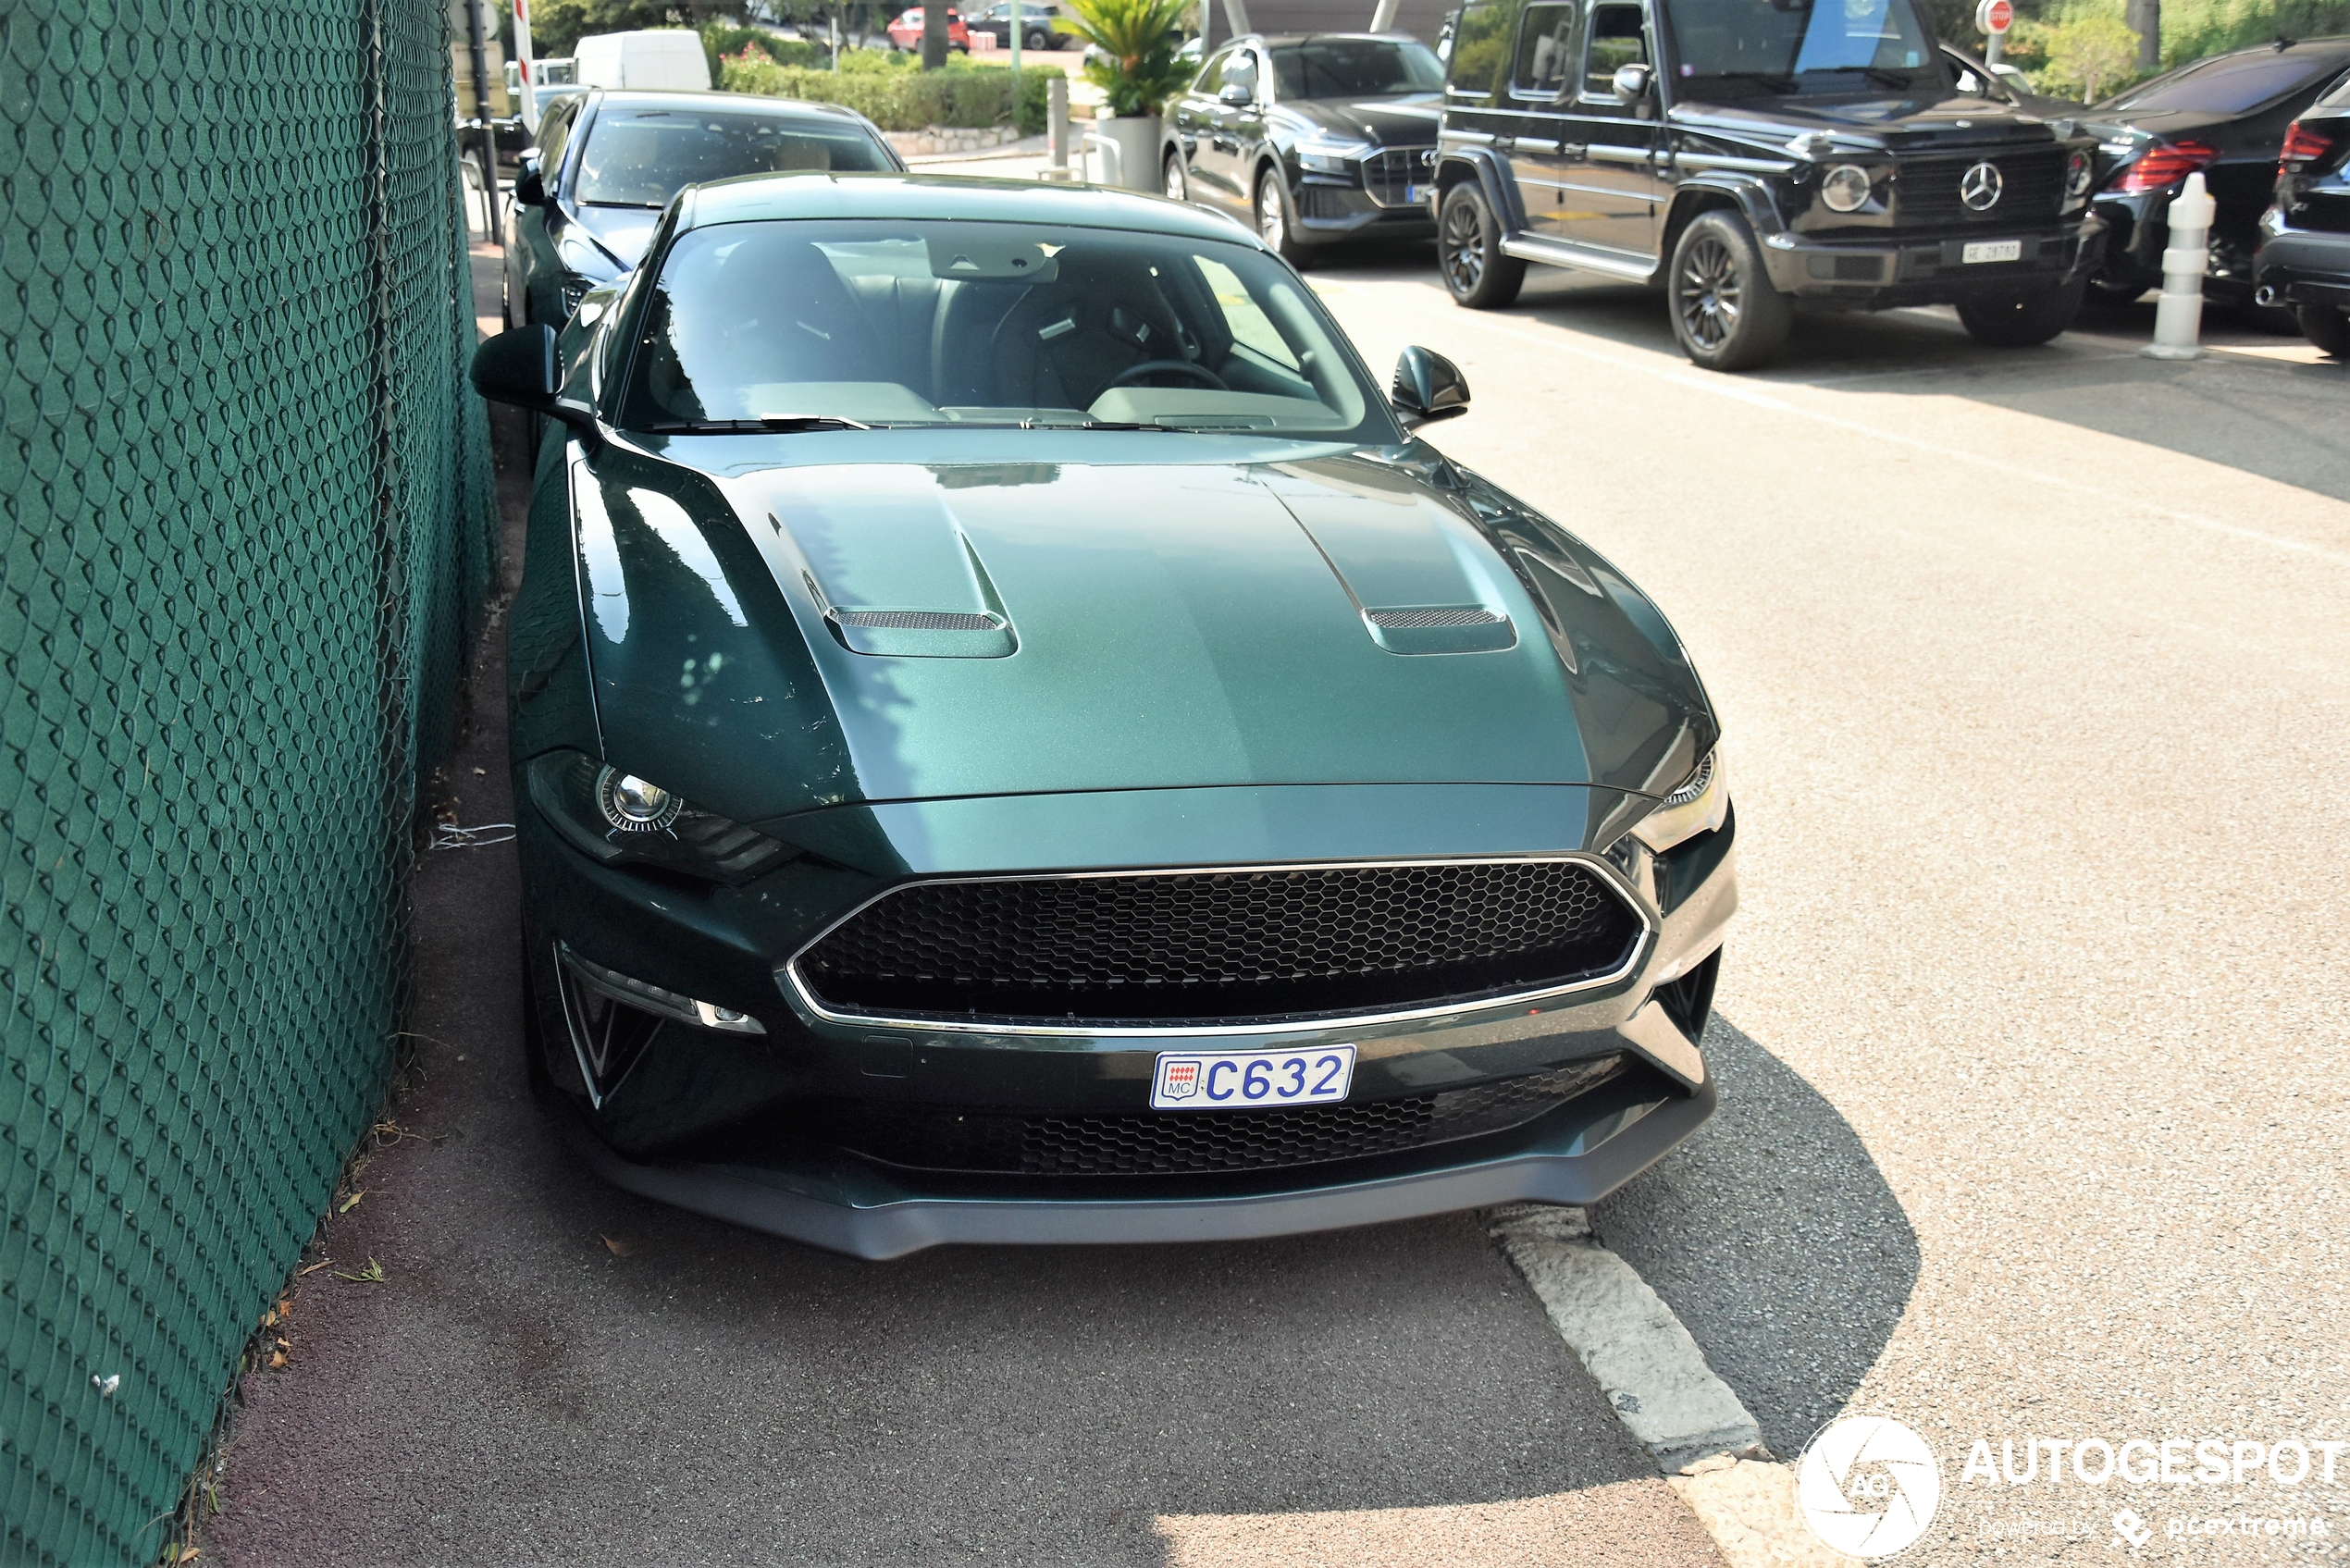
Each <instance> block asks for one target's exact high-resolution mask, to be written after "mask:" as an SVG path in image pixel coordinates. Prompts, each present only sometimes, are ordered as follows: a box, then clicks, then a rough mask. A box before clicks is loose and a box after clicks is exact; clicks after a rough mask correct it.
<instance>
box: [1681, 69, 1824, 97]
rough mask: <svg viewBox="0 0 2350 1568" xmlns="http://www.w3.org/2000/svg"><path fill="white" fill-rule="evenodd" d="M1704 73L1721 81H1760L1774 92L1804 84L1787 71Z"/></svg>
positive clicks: (1784, 90)
mask: <svg viewBox="0 0 2350 1568" xmlns="http://www.w3.org/2000/svg"><path fill="white" fill-rule="evenodd" d="M1704 74H1705V75H1707V76H1710V77H1713V78H1714V79H1716V80H1721V81H1755V82H1760V83H1762V85H1763V86H1765V87H1767V88H1769V89H1770V90H1771V91H1772V92H1774V93H1793V92H1795V91H1797V90H1798V89H1799V88H1800V86H1801V85H1802V84H1801V83H1800V82H1799V81H1797V80H1795V78H1793V77H1791V76H1789V75H1787V73H1786V72H1785V71H1707V72H1705V73H1704Z"/></svg>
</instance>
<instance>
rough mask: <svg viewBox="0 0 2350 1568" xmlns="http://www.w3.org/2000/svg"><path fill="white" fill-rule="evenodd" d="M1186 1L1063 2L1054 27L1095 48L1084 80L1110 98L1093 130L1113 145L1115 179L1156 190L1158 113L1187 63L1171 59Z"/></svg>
mask: <svg viewBox="0 0 2350 1568" xmlns="http://www.w3.org/2000/svg"><path fill="white" fill-rule="evenodd" d="M1190 6H1191V0H1066V3H1065V4H1064V5H1063V6H1062V7H1061V15H1060V16H1059V17H1058V19H1055V21H1054V24H1053V25H1054V26H1056V27H1058V29H1060V31H1063V32H1066V33H1070V34H1073V35H1074V36H1076V37H1078V38H1082V39H1083V40H1084V41H1085V42H1086V43H1090V44H1092V45H1093V46H1094V53H1093V54H1092V56H1091V57H1090V58H1088V59H1087V60H1086V62H1085V80H1088V81H1090V82H1092V83H1093V84H1094V85H1095V86H1096V87H1098V88H1100V89H1101V90H1102V92H1103V93H1106V94H1107V97H1108V100H1109V101H1108V103H1107V104H1106V105H1103V106H1104V107H1105V108H1106V109H1107V110H1108V115H1107V117H1099V118H1096V119H1095V122H1094V123H1095V129H1096V130H1099V131H1100V133H1101V134H1102V135H1103V136H1104V137H1106V138H1107V139H1108V140H1109V141H1110V142H1114V143H1116V145H1117V147H1118V163H1119V183H1120V184H1121V185H1124V186H1125V187H1126V188H1127V189H1128V190H1131V191H1156V190H1157V189H1158V115H1159V110H1160V109H1161V108H1162V107H1164V106H1165V105H1166V103H1167V100H1168V99H1169V98H1170V97H1172V96H1174V95H1175V93H1178V92H1179V91H1181V88H1182V86H1183V83H1184V81H1185V80H1187V79H1188V78H1189V76H1190V74H1191V68H1190V67H1189V66H1188V65H1187V64H1186V63H1185V62H1183V61H1181V60H1179V59H1178V58H1176V53H1175V52H1176V51H1177V50H1178V49H1180V48H1181V47H1182V43H1183V38H1182V31H1181V22H1182V19H1183V14H1184V12H1185V11H1187V10H1188V9H1190Z"/></svg>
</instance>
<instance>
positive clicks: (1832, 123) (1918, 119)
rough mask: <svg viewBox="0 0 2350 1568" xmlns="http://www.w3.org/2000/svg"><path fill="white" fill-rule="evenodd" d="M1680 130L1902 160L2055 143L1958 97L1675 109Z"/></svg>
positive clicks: (2046, 134) (2033, 124)
mask: <svg viewBox="0 0 2350 1568" xmlns="http://www.w3.org/2000/svg"><path fill="white" fill-rule="evenodd" d="M1669 118H1670V122H1671V123H1672V125H1673V126H1674V127H1675V128H1676V129H1677V130H1694V131H1711V132H1715V133H1719V134H1725V135H1730V136H1736V137H1738V138H1741V139H1744V140H1749V141H1753V140H1761V141H1766V142H1781V143H1784V142H1788V141H1792V140H1793V139H1795V138H1797V137H1800V136H1811V135H1815V134H1821V133H1824V134H1826V135H1829V136H1832V137H1837V138H1838V139H1839V140H1845V139H1849V140H1851V141H1854V142H1863V143H1868V144H1872V145H1881V146H1885V147H1889V148H1892V149H1893V150H1895V151H1897V152H1923V151H1931V150H1933V149H1935V148H1938V147H1950V148H1960V147H1982V146H1999V145H2004V144H2010V143H2023V142H2029V143H2033V144H2037V145H2045V144H2047V142H2049V141H2051V140H2053V138H2054V136H2055V134H2056V133H2055V132H2054V131H2052V130H2050V129H2049V128H2048V125H2047V122H2046V121H2044V120H2042V119H2041V118H2039V117H2037V116H2035V115H2027V114H2022V113H2019V112H2018V111H2016V110H2015V109H2013V108H2010V106H2008V105H2005V104H1999V103H1995V102H1993V101H1991V100H1990V99H1987V98H1964V97H1959V96H1956V95H1951V96H1946V97H1940V98H1929V97H1899V96H1886V97H1881V98H1870V99H1859V100H1853V99H1828V100H1820V99H1811V98H1763V99H1743V98H1742V99H1738V100H1737V101H1735V102H1729V103H1719V104H1709V103H1702V102H1699V103H1682V104H1676V105H1673V108H1672V112H1671V114H1670V117H1669Z"/></svg>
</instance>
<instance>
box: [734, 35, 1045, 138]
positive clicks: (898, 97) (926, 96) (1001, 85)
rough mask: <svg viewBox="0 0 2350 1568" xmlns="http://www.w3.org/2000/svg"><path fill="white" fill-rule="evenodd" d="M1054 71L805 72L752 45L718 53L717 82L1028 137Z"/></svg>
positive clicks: (886, 119) (878, 116) (882, 119)
mask: <svg viewBox="0 0 2350 1568" xmlns="http://www.w3.org/2000/svg"><path fill="white" fill-rule="evenodd" d="M844 63H846V59H845V58H844ZM1056 75H1058V72H1054V71H1046V70H1022V71H1011V70H1007V69H1003V68H999V67H994V66H950V67H948V68H946V69H945V70H935V71H923V70H891V69H882V70H855V69H852V70H839V71H831V70H811V69H808V68H804V67H797V66H781V65H777V64H776V63H775V62H774V60H773V57H771V56H768V55H767V54H765V53H764V52H763V51H762V50H761V49H760V48H758V47H757V46H755V45H754V46H748V47H746V48H744V49H743V50H742V51H741V52H740V53H738V54H734V55H728V56H724V59H723V60H722V61H721V62H720V70H719V79H718V85H719V86H720V87H721V88H723V89H724V90H725V91H726V92H728V93H763V94H765V95H766V96H768V97H770V98H799V99H803V100H805V101H807V102H809V103H811V104H841V105H847V107H849V108H852V109H855V110H856V111H857V112H858V113H859V114H860V115H863V116H864V117H866V118H867V119H870V120H872V122H873V123H874V124H875V125H878V126H880V127H881V128H882V129H883V130H927V129H928V128H929V127H931V126H934V125H938V126H964V127H970V126H991V125H1003V124H1005V123H1007V122H1011V123H1015V124H1017V125H1018V126H1019V127H1020V134H1022V135H1023V136H1033V135H1036V134H1038V133H1039V132H1041V131H1042V130H1044V129H1045V102H1046V100H1045V93H1047V92H1049V91H1050V89H1051V83H1052V79H1053V78H1054V77H1055V76H1056Z"/></svg>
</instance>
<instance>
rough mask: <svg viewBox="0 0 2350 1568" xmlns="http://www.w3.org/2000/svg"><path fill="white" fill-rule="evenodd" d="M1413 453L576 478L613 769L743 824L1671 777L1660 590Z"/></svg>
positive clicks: (642, 469) (1633, 785) (622, 458)
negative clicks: (954, 806) (933, 807)
mask: <svg viewBox="0 0 2350 1568" xmlns="http://www.w3.org/2000/svg"><path fill="white" fill-rule="evenodd" d="M907 436H908V433H903V432H887V433H883V432H875V433H872V435H871V436H865V437H854V438H827V437H824V436H821V435H810V436H801V437H794V438H789V439H791V440H796V441H800V442H810V441H817V442H828V441H837V442H840V443H842V444H840V445H838V446H836V447H835V450H839V451H859V450H860V449H858V448H857V447H855V446H853V445H849V444H847V443H848V442H852V441H872V440H874V439H876V438H878V439H880V440H882V441H884V442H888V443H891V444H897V443H899V442H900V441H901V439H902V438H907ZM746 439H748V440H752V441H758V440H760V439H761V438H699V440H688V441H680V442H675V443H673V444H672V446H671V448H670V451H671V452H672V453H673V454H674V453H676V452H677V451H678V449H681V448H694V447H699V448H702V449H714V448H716V447H717V446H718V445H719V444H720V443H721V441H733V442H736V443H739V442H741V441H743V440H746ZM1106 439H1112V438H1106V437H1104V436H1100V435H1095V436H1091V437H1084V438H1075V440H1091V441H1092V442H1095V443H1096V444H1098V443H1100V442H1102V441H1104V440H1106ZM1136 439H1138V440H1139V441H1141V442H1144V443H1147V442H1152V441H1156V442H1160V443H1165V442H1168V441H1173V440H1187V439H1200V438H1187V437H1178V436H1165V435H1161V436H1147V437H1141V438H1136ZM1071 444H1072V445H1074V441H1072V443H1071ZM735 450H736V451H740V450H741V449H740V446H739V444H738V445H737V446H736V449H735ZM862 450H864V451H871V450H872V448H871V447H867V448H864V449H862ZM1325 450H1327V449H1325ZM1404 451H1405V452H1406V453H1407V454H1411V453H1416V454H1418V455H1417V457H1416V460H1415V461H1412V462H1404V463H1398V462H1394V461H1379V460H1376V459H1374V458H1371V457H1367V456H1364V455H1360V454H1349V455H1340V456H1317V457H1307V458H1303V459H1300V460H1296V461H1277V462H1232V463H1166V464H1157V463H1118V464H1108V463H1070V462H1038V463H890V462H850V463H825V464H822V465H798V464H795V465H791V466H776V467H772V468H766V467H759V466H756V465H753V466H750V467H748V468H732V469H730V470H711V471H703V470H699V469H697V468H694V467H691V466H682V465H680V464H678V463H674V462H670V461H666V460H665V459H663V458H660V457H653V456H648V455H645V454H642V453H636V452H631V451H627V450H625V448H622V447H620V446H618V445H615V446H613V447H611V448H607V449H606V451H605V454H604V455H603V456H602V457H601V458H600V459H599V460H598V462H597V463H596V465H595V468H594V469H593V471H592V472H591V471H590V470H589V469H588V468H587V466H586V465H585V464H584V463H583V464H582V465H581V466H580V467H579V468H578V469H577V470H575V499H576V502H577V509H578V539H579V549H580V566H581V576H582V584H581V586H582V590H583V598H584V602H585V606H586V613H585V614H584V616H583V617H582V621H583V627H584V630H585V633H586V636H587V648H588V655H589V665H590V669H591V672H592V681H593V689H594V693H595V701H596V715H597V721H598V727H599V729H600V732H601V735H602V737H603V743H604V747H605V753H606V755H607V756H608V757H610V758H611V759H612V760H613V761H614V762H616V763H619V764H621V765H624V766H626V767H629V768H631V769H634V770H637V771H639V772H644V773H645V774H647V775H648V776H650V777H653V778H656V779H657V780H659V781H660V782H661V783H662V784H666V785H668V786H669V787H671V788H674V789H676V790H679V791H680V792H682V793H684V794H685V795H686V796H687V798H689V799H697V800H700V801H704V802H707V803H708V804H709V805H710V806H711V809H717V810H720V811H723V812H724V814H726V815H728V816H732V817H735V818H736V819H737V820H738V821H772V820H773V819H776V818H779V817H784V816H788V815H790V814H793V813H796V812H801V811H806V810H810V809H820V808H824V807H829V806H835V805H841V804H845V803H850V802H858V801H884V800H901V799H929V798H940V797H947V796H989V795H1007V794H1045V793H1063V792H1072V791H1090V790H1111V789H1168V788H1175V787H1182V786H1203V785H1265V784H1388V783H1485V784H1602V785H1606V786H1610V787H1612V788H1614V789H1616V790H1621V791H1633V792H1646V793H1649V794H1653V793H1657V792H1659V791H1662V790H1665V789H1669V788H1671V787H1672V785H1673V784H1676V783H1677V782H1678V781H1679V780H1680V779H1681V778H1682V777H1683V776H1685V775H1686V773H1687V772H1688V769H1689V767H1690V766H1692V765H1693V764H1694V762H1695V761H1696V759H1697V758H1698V757H1699V756H1701V755H1702V752H1703V750H1704V748H1705V747H1709V746H1711V745H1712V744H1713V734H1714V726H1713V717H1712V715H1711V713H1710V711H1709V710H1708V709H1707V707H1706V703H1705V698H1704V694H1703V691H1702V688H1701V685H1699V683H1698V680H1697V677H1696V675H1695V673H1694V672H1693V671H1692V670H1691V669H1690V668H1689V665H1688V660H1687V658H1686V656H1685V655H1684V654H1683V652H1682V649H1681V647H1680V644H1679V642H1678V641H1677V639H1676V637H1675V636H1674V635H1673V633H1672V631H1671V630H1670V628H1669V627H1667V626H1666V624H1665V623H1664V620H1663V618H1662V617H1661V616H1660V615H1659V614H1658V613H1657V611H1656V610H1655V608H1654V606H1652V605H1651V603H1650V602H1649V601H1648V600H1647V599H1645V598H1644V597H1643V596H1642V595H1641V594H1640V593H1639V590H1638V589H1636V588H1634V587H1633V586H1631V585H1630V584H1629V583H1628V582H1627V581H1626V580H1625V578H1624V577H1623V576H1622V574H1619V573H1618V572H1616V571H1615V570H1614V568H1613V567H1612V566H1610V565H1609V564H1608V563H1607V562H1605V561H1603V560H1602V559H1601V558H1600V557H1598V556H1597V555H1595V554H1593V553H1592V552H1591V551H1589V549H1586V548H1585V547H1584V546H1582V545H1581V544H1580V543H1579V542H1578V541H1577V540H1575V539H1574V538H1572V537H1570V536H1568V535H1567V534H1566V533H1565V531H1564V530H1562V529H1560V528H1558V527H1557V526H1556V525H1553V524H1552V523H1550V522H1549V521H1548V520H1546V519H1543V518H1540V517H1539V516H1537V515H1535V514H1533V513H1531V512H1527V511H1526V510H1525V509H1524V508H1522V507H1520V506H1517V505H1516V504H1515V503H1514V502H1512V501H1510V500H1509V499H1508V498H1507V497H1506V496H1503V495H1502V494H1501V493H1500V492H1498V491H1494V490H1492V489H1490V488H1489V487H1486V486H1484V485H1483V484H1482V483H1481V482H1479V481H1477V480H1475V479H1473V478H1471V477H1468V476H1466V475H1459V474H1458V473H1457V471H1454V470H1452V469H1451V468H1450V465H1449V464H1446V463H1443V461H1442V460H1441V458H1439V457H1436V456H1435V454H1433V453H1432V452H1429V451H1428V449H1425V448H1421V447H1417V446H1416V445H1415V446H1414V447H1412V448H1407V449H1404ZM713 455H714V453H713Z"/></svg>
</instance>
